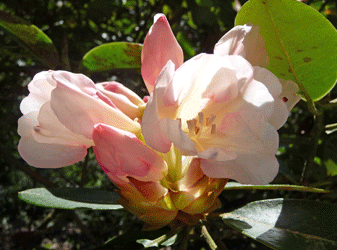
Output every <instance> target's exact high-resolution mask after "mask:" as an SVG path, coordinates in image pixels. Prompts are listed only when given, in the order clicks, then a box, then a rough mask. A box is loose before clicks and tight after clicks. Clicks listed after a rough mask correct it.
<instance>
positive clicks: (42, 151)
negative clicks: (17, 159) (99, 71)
mask: <svg viewBox="0 0 337 250" xmlns="http://www.w3.org/2000/svg"><path fill="white" fill-rule="evenodd" d="M28 89H29V91H30V94H29V95H28V96H27V97H26V98H24V99H23V101H22V103H21V106H20V109H21V111H22V113H23V116H22V117H21V118H20V119H19V121H18V123H19V127H18V133H19V135H20V136H21V139H20V142H19V146H18V147H19V153H20V155H21V156H22V158H23V159H25V160H26V161H27V163H28V164H30V165H32V166H35V167H40V168H57V167H64V166H69V165H72V164H74V163H76V162H78V161H80V160H82V159H83V158H84V157H85V155H86V153H87V148H89V147H91V146H93V145H94V142H93V139H92V132H93V126H94V125H95V124H97V123H99V122H103V123H106V124H108V125H113V126H116V127H119V128H121V129H125V130H128V131H139V129H140V126H139V124H138V123H137V122H134V121H132V120H131V119H130V118H129V117H127V116H126V115H125V114H123V113H122V112H121V111H120V110H118V109H117V108H116V107H115V105H114V104H113V103H112V102H111V100H110V99H109V98H107V97H106V96H105V95H103V94H102V93H101V92H99V91H98V90H97V88H96V87H95V84H94V83H93V82H92V81H91V80H90V79H89V78H87V77H86V76H84V75H81V74H73V73H69V72H66V71H48V72H47V71H44V72H41V73H39V74H37V75H36V76H35V77H34V78H33V80H32V81H31V82H30V83H29V85H28Z"/></svg>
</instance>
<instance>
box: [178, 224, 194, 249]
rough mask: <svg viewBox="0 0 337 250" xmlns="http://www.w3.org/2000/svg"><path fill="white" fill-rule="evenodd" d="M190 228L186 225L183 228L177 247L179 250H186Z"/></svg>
mask: <svg viewBox="0 0 337 250" xmlns="http://www.w3.org/2000/svg"><path fill="white" fill-rule="evenodd" d="M190 231H191V226H189V225H187V226H185V227H184V228H183V231H182V232H181V233H182V241H181V243H180V246H179V250H186V249H187V245H188V240H189V236H190Z"/></svg>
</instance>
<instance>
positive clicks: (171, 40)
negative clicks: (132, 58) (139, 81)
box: [141, 14, 184, 93]
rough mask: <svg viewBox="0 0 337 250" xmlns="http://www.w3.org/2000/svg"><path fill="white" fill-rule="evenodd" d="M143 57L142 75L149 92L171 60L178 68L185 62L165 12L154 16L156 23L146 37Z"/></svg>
mask: <svg viewBox="0 0 337 250" xmlns="http://www.w3.org/2000/svg"><path fill="white" fill-rule="evenodd" d="M141 59H142V68H141V71H142V76H143V79H144V82H145V85H146V87H147V89H148V91H149V93H152V92H153V90H154V86H155V82H156V79H157V77H158V75H159V73H160V71H161V70H162V68H163V67H164V66H165V65H166V63H167V62H168V61H169V60H171V61H172V62H173V63H174V64H175V66H176V69H177V68H179V67H180V65H182V64H183V62H184V55H183V51H182V49H181V47H180V45H179V44H178V42H177V40H176V38H175V36H174V34H173V32H172V30H171V28H170V25H169V23H168V21H167V19H166V17H165V15H164V14H157V15H156V16H155V17H154V24H153V25H152V27H151V28H150V30H149V32H148V34H147V35H146V37H145V41H144V45H143V50H142V55H141Z"/></svg>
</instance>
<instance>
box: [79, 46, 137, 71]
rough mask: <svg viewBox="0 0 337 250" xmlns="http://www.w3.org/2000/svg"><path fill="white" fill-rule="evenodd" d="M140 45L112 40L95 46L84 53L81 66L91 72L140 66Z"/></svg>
mask: <svg viewBox="0 0 337 250" xmlns="http://www.w3.org/2000/svg"><path fill="white" fill-rule="evenodd" d="M141 51H142V45H141V44H138V43H128V42H113V43H106V44H103V45H100V46H97V47H95V48H93V49H92V50H90V51H89V52H88V53H87V54H85V55H84V57H83V61H82V64H83V66H84V67H85V68H86V69H87V70H89V71H91V72H93V71H95V72H99V71H108V70H111V69H116V68H118V69H121V68H140V67H141V59H140V55H141Z"/></svg>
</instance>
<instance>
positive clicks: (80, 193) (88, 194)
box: [19, 188, 123, 210]
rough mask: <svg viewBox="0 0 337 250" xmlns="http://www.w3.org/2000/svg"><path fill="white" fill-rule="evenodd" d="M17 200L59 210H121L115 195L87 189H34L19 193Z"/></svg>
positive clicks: (117, 197)
mask: <svg viewBox="0 0 337 250" xmlns="http://www.w3.org/2000/svg"><path fill="white" fill-rule="evenodd" d="M19 198H20V199H21V200H24V201H26V202H28V203H31V204H34V205H37V206H42V207H50V208H60V209H97V210H116V209H121V208H123V207H122V206H121V205H119V204H118V203H117V200H118V199H119V196H118V195H117V194H116V193H114V192H109V191H105V190H95V189H88V188H34V189H28V190H25V191H22V192H19Z"/></svg>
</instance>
